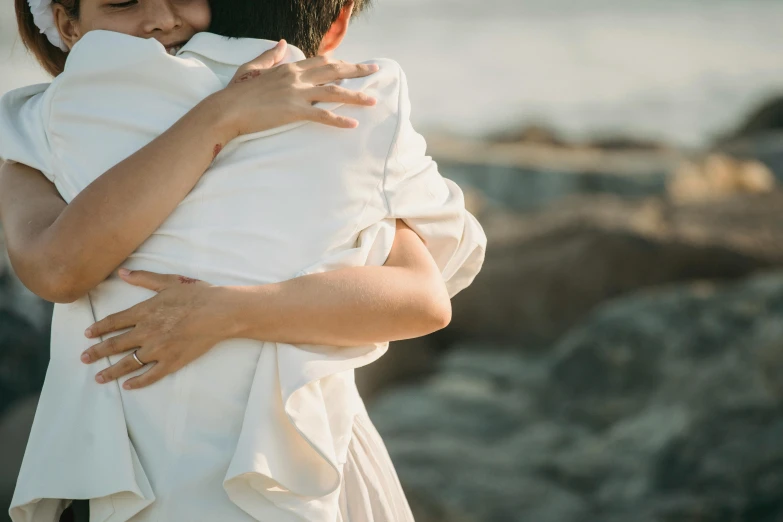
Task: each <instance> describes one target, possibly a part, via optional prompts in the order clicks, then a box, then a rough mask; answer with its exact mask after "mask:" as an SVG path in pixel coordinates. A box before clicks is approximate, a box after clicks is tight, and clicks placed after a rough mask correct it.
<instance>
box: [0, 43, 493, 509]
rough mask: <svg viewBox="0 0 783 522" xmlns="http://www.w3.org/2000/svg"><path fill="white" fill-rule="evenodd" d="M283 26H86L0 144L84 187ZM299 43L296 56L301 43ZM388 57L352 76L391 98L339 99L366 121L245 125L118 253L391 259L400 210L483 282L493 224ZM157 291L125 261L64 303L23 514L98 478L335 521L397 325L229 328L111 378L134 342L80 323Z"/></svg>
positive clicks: (20, 503) (1, 153) (141, 260)
mask: <svg viewBox="0 0 783 522" xmlns="http://www.w3.org/2000/svg"><path fill="white" fill-rule="evenodd" d="M272 45H274V42H268V41H265V40H228V39H225V38H222V37H219V36H216V35H213V34H209V33H201V34H198V35H196V36H195V37H194V38H193V39H192V40H191V41H190V42H189V43H188V44H187V45H185V46H184V47H183V48H182V49H181V50H180V52H179V53H178V56H176V57H172V56H170V55H168V54H167V53H166V51H165V49H164V48H163V46H161V45H160V44H159V43H158V42H157V41H155V40H143V39H138V38H134V37H131V36H126V35H122V34H119V33H111V32H106V31H94V32H91V33H88V34H87V35H85V37H84V38H83V39H82V40H81V41H80V42H79V43H78V44H77V45H76V46H75V47H74V49H73V51H72V52H71V55H70V56H69V58H68V63H67V67H66V71H65V72H64V73H63V74H62V75H60V76H58V77H57V78H56V79H55V80H54V82H53V83H52V84H51V85H50V86H47V85H42V86H33V87H30V88H25V89H20V90H18V91H14V92H12V93H9V94H8V95H6V96H5V97H4V98H3V99H2V101H1V102H0V157H2V158H3V159H6V160H11V161H18V162H21V163H25V164H27V165H29V166H31V167H34V168H37V169H39V170H41V171H42V172H43V173H44V174H45V175H46V176H47V177H48V178H49V179H50V180H52V181H53V182H54V183H55V185H56V186H57V188H58V190H59V191H60V193H61V194H62V196H63V198H64V199H65V200H66V201H68V202H70V201H71V200H72V199H73V198H74V197H75V196H76V195H77V194H78V193H79V192H80V191H81V190H83V189H84V188H86V187H87V186H88V185H89V184H90V183H91V182H92V181H94V180H95V179H96V178H97V177H98V176H100V175H101V174H102V173H104V172H105V171H107V170H108V169H110V168H111V167H112V166H114V165H115V164H116V163H118V162H119V161H121V160H122V159H124V158H126V157H127V156H129V155H131V154H133V153H134V152H136V151H137V150H139V149H140V148H142V147H143V146H144V145H146V144H147V143H149V142H150V141H152V140H153V139H154V138H156V137H157V136H159V135H160V134H161V133H162V132H164V131H165V130H166V129H168V128H169V127H170V126H171V125H172V124H173V123H174V122H175V121H177V120H178V119H179V118H180V117H182V116H183V115H184V114H185V113H187V112H188V111H189V110H190V109H191V108H193V107H194V106H195V105H196V104H197V103H199V102H200V101H201V100H202V99H204V98H205V97H207V96H209V95H210V94H212V93H214V92H216V91H218V90H220V89H222V88H223V87H224V86H225V85H226V84H227V83H228V81H230V79H231V77H232V76H233V74H234V72H236V69H237V68H238V67H239V66H240V65H242V64H244V63H246V62H248V61H250V60H252V59H253V58H255V57H257V56H258V55H260V54H261V53H263V52H264V51H266V50H268V49H269V48H271V46H272ZM289 49H290V51H289V54H290V55H289V56H288V60H287V61H294V60H298V59H303V58H304V56H303V55H302V54H301V52H300V51H299V50H298V49H295V48H289ZM375 63H378V64H379V66H380V70H379V71H378V72H377V73H375V74H373V75H371V76H369V77H366V78H361V79H354V80H347V81H344V82H342V85H343V86H344V87H346V88H349V89H353V90H359V91H363V92H365V93H367V94H369V95H371V96H374V97H376V98H377V99H378V104H377V106H376V107H373V108H363V107H355V106H349V105H343V106H340V105H336V104H325V105H324V107H325V108H328V109H330V110H334V111H337V112H339V113H340V114H343V115H346V116H350V117H352V118H355V119H357V120H358V121H359V122H360V125H359V127H358V128H357V129H351V130H338V129H334V128H329V127H326V126H323V125H317V124H313V123H308V122H299V123H294V124H290V125H286V126H284V127H279V128H276V129H272V130H269V131H265V132H261V133H257V134H252V135H247V136H242V137H240V138H238V139H236V140H233V141H232V142H230V143H229V144H227V145H226V146H225V147H224V148H223V150H222V152H220V154H219V155H218V156H217V158H216V159H215V162H214V163H213V166H212V167H211V168H210V170H209V171H208V172H207V173H206V174H205V175H204V176H203V177H202V179H201V180H200V181H199V183H198V184H197V185H196V187H195V188H194V189H193V191H192V192H191V193H190V194H189V195H188V196H187V197H186V198H185V199H184V200H183V201H182V202H181V203H180V205H179V206H178V207H177V209H176V210H175V211H174V212H173V213H172V214H171V216H170V217H169V218H168V219H167V220H166V221H165V223H164V224H163V225H162V226H161V227H160V228H159V229H158V230H157V231H156V232H155V233H154V234H153V235H152V236H151V237H150V238H149V239H148V240H147V241H145V242H144V243H143V244H142V245H141V246H140V247H139V248H138V249H137V250H136V252H134V253H133V254H132V255H131V257H130V258H129V259H128V260H127V261H126V262H125V263H124V264H123V266H126V267H128V268H130V269H143V270H150V271H154V272H162V273H176V274H181V275H185V276H190V277H195V278H198V279H202V280H205V281H208V282H210V283H212V284H218V285H255V284H265V283H272V282H278V281H282V280H286V279H290V278H292V277H296V276H299V275H304V274H308V273H315V272H321V271H326V270H333V269H337V268H342V267H348V266H362V265H376V266H378V265H382V264H383V263H384V262H385V260H386V257H387V256H388V253H389V251H390V249H391V245H392V242H393V239H394V220H395V219H404V220H405V222H406V223H407V224H408V225H409V226H410V227H411V228H413V229H414V230H415V231H416V232H417V233H418V234H419V235H420V236H421V237H422V239H423V240H424V242H425V244H426V245H427V247H428V249H429V250H430V252H431V254H432V256H433V258H434V259H435V261H436V263H437V264H438V266H439V268H440V269H441V271H442V273H443V277H444V279H445V281H446V284H447V287H448V290H449V293H450V295H452V296H453V295H454V294H456V293H457V292H459V291H460V290H462V289H463V288H465V287H466V286H467V285H469V284H470V283H471V282H472V280H473V278H474V277H475V275H476V274H477V273H478V271H479V269H480V268H481V264H482V262H483V258H484V249H485V246H486V238H485V236H484V233H483V231H482V229H481V227H480V226H479V225H478V223H477V222H476V221H475V219H474V218H473V216H471V215H470V214H469V213H468V212H467V211H466V210H465V208H464V200H463V197H462V192H461V191H460V189H459V188H458V187H457V186H456V185H455V184H454V183H452V182H451V181H449V180H446V179H444V178H443V177H441V176H440V174H439V173H438V170H437V166H436V164H435V163H434V162H433V161H432V159H431V158H429V157H428V156H426V150H425V149H426V145H425V142H424V140H423V138H422V137H421V136H420V135H419V134H417V133H416V132H415V131H414V129H413V127H412V126H411V123H410V102H409V99H408V93H407V84H406V80H405V75H404V73H403V72H402V70H401V69H400V68H399V66H398V65H397V64H396V63H394V62H392V61H390V60H379V61H376V62H375ZM47 87H48V88H47ZM151 295H152V292H150V291H148V290H145V289H142V288H138V287H133V286H130V285H128V284H126V283H124V282H123V281H121V280H119V279H117V278H116V277H111V278H109V279H108V280H106V281H105V282H103V283H101V284H100V285H99V286H98V287H97V288H96V289H94V290H93V291H91V292H90V294H89V295H88V296H85V297H84V298H82V299H80V300H79V301H77V302H75V303H72V304H67V305H56V306H55V313H54V318H53V325H52V348H51V363H50V367H49V372H48V374H47V380H46V383H45V386H44V390H43V393H42V396H41V401H40V403H39V409H38V411H37V413H36V419H35V424H34V426H33V433H32V436H31V438H30V442H29V444H28V448H27V452H26V454H25V459H24V463H23V467H22V472H21V474H20V477H19V481H18V484H17V489H16V492H15V496H14V500H13V503H12V507H11V515H12V518H13V520H14V521H15V522H21V521H25V522H32V521H39V520H40V521H46V522H52V521H54V520H56V517H57V516H59V511H61V510H62V508H63V503H62V502H60V501H59V500H58V499H71V498H91V499H93V501H92V502H91V509H92V510H93V512H94V513H95V514H94V515H93V516H95V517H97V518H96V520H111V521H112V522H121V521H125V520H129V519H131V518H132V520H133V521H134V522H135V521H137V520H138V521H139V522H141V521H143V520H144V521H146V520H154V519H155V518H153V517H154V516H157V517H162V518H161V519H162V520H226V521H227V522H229V521H231V520H233V519H232V517H235V519H236V520H245V519H246V518H245V519H243V518H241V517H242V516H245V517H246V515H245V514H246V513H247V514H249V515H251V516H252V517H253V518H254V519H256V520H275V521H282V522H285V521H286V520H289V519H290V520H302V519H304V520H311V521H324V522H326V521H329V522H334V521H335V520H336V519H337V516H338V513H337V512H338V511H339V507H338V506H337V497H338V494H339V491H338V489H339V486H340V480H341V479H340V474H341V472H342V471H341V467H342V465H343V464H344V462H345V459H346V453H347V449H348V445H349V444H350V438H351V437H350V435H351V425H352V422H353V418H354V416H355V415H356V414H357V413H359V412H361V411H362V410H363V405H362V402H361V399H360V398H359V396H358V394H357V393H356V388H355V385H354V384H353V369H354V368H357V367H359V366H362V365H365V364H368V363H370V362H372V361H374V360H376V359H377V358H378V357H380V356H381V355H382V354H383V353H384V352H385V350H386V349H387V344H385V343H384V344H378V345H373V346H364V347H352V348H344V347H342V348H337V347H325V346H292V345H286V344H281V343H262V342H258V341H253V340H248V339H233V340H230V341H226V342H223V343H220V344H219V345H217V346H216V347H215V348H214V349H212V350H211V351H210V352H209V353H208V354H207V355H205V356H203V357H202V358H200V359H198V360H197V361H195V362H194V363H192V364H191V365H189V366H187V367H186V368H184V369H183V370H181V371H180V372H177V373H175V374H172V375H170V376H168V377H167V378H166V379H164V380H162V381H160V382H159V383H157V384H156V385H153V386H150V387H149V388H146V389H142V390H134V391H132V392H127V391H125V390H122V389H121V388H120V385H121V383H122V382H123V381H124V379H123V380H120V381H119V382H116V383H110V384H108V385H104V386H101V385H98V384H96V383H95V382H94V380H93V376H94V374H95V373H97V372H98V371H99V370H100V369H101V368H105V367H108V366H109V365H110V364H113V363H115V362H116V361H117V360H119V357H114V358H110V360H104V361H100V362H99V363H95V364H93V365H89V366H87V365H84V364H82V363H81V362H80V360H79V354H80V353H81V352H82V351H83V350H84V349H86V348H87V347H88V346H89V345H90V344H92V343H91V342H90V341H89V340H88V339H86V338H85V337H84V335H83V331H84V329H85V328H86V327H87V326H89V325H90V324H92V323H93V322H95V321H96V320H99V319H101V318H103V317H105V316H107V315H109V314H111V313H115V312H119V311H121V310H124V309H127V308H129V307H131V306H133V305H135V304H137V303H138V302H141V301H143V300H145V299H148V298H149V297H151ZM221 466H223V467H221ZM75 469H78V471H74V470H75ZM196 479H197V480H196ZM193 480H195V482H196V483H192V484H191V482H192V481H193ZM182 484H189V486H188V487H184V488H183V486H182ZM221 486H222V487H221ZM226 494H227V499H225V501H224V500H222V499H221V498H220V495H223V496H224V497H225V496H226ZM211 495H212V497H211ZM213 497H214V498H213ZM188 498H190V499H194V500H191V501H190V502H186V499H188ZM40 499H53V500H40ZM228 499H230V502H229V501H228ZM237 506H238V508H237ZM145 508H148V509H145ZM239 508H241V510H242V511H243V512H240V511H238V509H239ZM234 509H236V510H237V511H236V512H232V510H234ZM101 510H103V512H104V515H101V514H100V513H101ZM146 514H149V517H147V515H146ZM102 517H103V518H102Z"/></svg>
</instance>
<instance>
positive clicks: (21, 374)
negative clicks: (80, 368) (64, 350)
mask: <svg viewBox="0 0 783 522" xmlns="http://www.w3.org/2000/svg"><path fill="white" fill-rule="evenodd" d="M48 364H49V343H48V338H47V337H46V336H44V335H43V334H41V333H40V332H39V331H37V330H36V329H35V328H33V326H32V325H31V324H30V323H28V322H27V321H26V320H25V319H24V318H22V317H21V316H19V315H18V314H16V313H14V312H11V311H9V310H2V309H0V415H2V414H3V412H4V411H5V409H6V408H8V406H10V405H11V403H13V402H14V401H16V400H18V399H20V398H21V397H24V396H27V395H30V394H33V393H37V392H39V391H40V390H41V387H42V386H43V381H44V377H45V376H46V368H47V366H48Z"/></svg>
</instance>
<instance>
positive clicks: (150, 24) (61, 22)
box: [55, 0, 211, 54]
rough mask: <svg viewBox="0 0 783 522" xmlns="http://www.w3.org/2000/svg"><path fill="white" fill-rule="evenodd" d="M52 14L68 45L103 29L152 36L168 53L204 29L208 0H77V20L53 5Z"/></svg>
mask: <svg viewBox="0 0 783 522" xmlns="http://www.w3.org/2000/svg"><path fill="white" fill-rule="evenodd" d="M58 8H59V10H60V11H62V12H61V13H57V11H58ZM55 14H56V18H57V22H58V26H59V28H60V32H61V34H62V36H63V39H64V40H65V42H66V44H67V45H68V47H69V48H71V47H73V45H74V44H75V43H76V42H77V41H79V39H81V37H82V36H84V35H85V34H86V33H88V32H90V31H95V30H98V29H103V30H106V31H114V32H118V33H124V34H128V35H131V36H137V37H139V38H155V39H156V40H158V41H159V42H160V43H161V44H163V45H164V46H165V47H166V50H167V51H168V52H169V53H170V54H174V53H176V52H177V51H178V50H179V48H180V47H182V45H184V44H185V43H186V42H187V41H188V40H190V39H191V38H192V37H193V35H195V34H196V33H199V32H202V31H206V30H207V29H208V28H209V23H210V20H211V12H210V9H209V2H208V0H125V1H123V0H81V4H80V12H79V19H78V20H73V19H69V18H67V16H66V15H65V12H64V10H63V9H62V6H58V5H57V4H55ZM64 18H65V19H64Z"/></svg>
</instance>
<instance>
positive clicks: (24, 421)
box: [0, 394, 38, 520]
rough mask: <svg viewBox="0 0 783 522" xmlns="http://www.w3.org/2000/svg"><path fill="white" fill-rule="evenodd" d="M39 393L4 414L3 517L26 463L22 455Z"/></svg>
mask: <svg viewBox="0 0 783 522" xmlns="http://www.w3.org/2000/svg"><path fill="white" fill-rule="evenodd" d="M37 405H38V395H37V394H36V395H30V396H28V397H25V398H23V399H21V400H19V401H17V402H15V403H14V404H13V405H12V406H11V407H10V408H8V409H7V411H6V412H5V414H3V415H2V416H0V507H1V508H2V510H0V513H2V516H0V519H2V520H6V518H5V513H6V511H7V510H8V506H9V505H10V504H11V497H12V496H13V493H14V487H15V486H16V477H17V476H18V474H19V469H20V468H21V466H22V457H23V456H24V450H25V447H26V446H27V439H28V437H29V436H30V429H31V428H32V426H33V418H34V417H35V408H36V406H37Z"/></svg>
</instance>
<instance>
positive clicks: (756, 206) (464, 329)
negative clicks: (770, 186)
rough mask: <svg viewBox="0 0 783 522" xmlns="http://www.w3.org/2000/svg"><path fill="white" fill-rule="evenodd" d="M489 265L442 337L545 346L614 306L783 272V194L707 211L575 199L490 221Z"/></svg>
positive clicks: (650, 202)
mask: <svg viewBox="0 0 783 522" xmlns="http://www.w3.org/2000/svg"><path fill="white" fill-rule="evenodd" d="M482 224H483V225H484V228H485V230H486V232H487V236H488V238H489V245H488V249H487V259H486V261H485V264H484V268H483V269H482V271H481V273H480V274H479V276H478V277H477V278H476V281H475V282H474V283H473V285H472V286H470V287H469V288H467V289H466V290H464V291H463V292H462V293H461V294H459V295H458V296H457V297H456V298H455V299H454V301H453V309H454V314H453V321H452V324H451V326H450V327H449V328H448V329H447V330H446V331H445V332H444V334H443V335H445V336H447V337H448V338H449V339H450V340H451V341H454V340H457V339H463V338H465V337H469V338H476V339H485V338H488V337H490V338H491V337H494V338H505V339H517V340H520V341H523V342H524V343H525V344H526V345H528V346H532V347H535V346H538V345H541V344H547V343H549V342H550V341H552V340H554V339H556V338H557V337H558V336H560V335H562V334H563V333H564V332H565V331H566V330H567V329H568V328H570V327H571V326H573V325H574V324H576V322H577V321H579V320H581V319H582V318H584V317H585V315H586V314H587V313H589V312H590V311H591V310H592V309H593V308H594V307H595V306H596V305H598V304H600V303H602V302H604V301H606V300H607V299H610V298H613V297H617V296H620V295H624V294H627V293H630V292H633V291H635V290H638V289H640V288H646V287H652V286H656V285H661V284H666V283H670V282H677V281H689V280H694V279H732V278H738V277H743V276H745V275H747V274H750V273H753V272H755V271H758V270H760V269H764V268H767V267H773V266H783V192H778V191H776V192H773V193H769V194H762V195H750V194H745V195H738V196H735V197H732V198H728V199H725V200H719V201H715V202H710V203H705V204H677V203H672V202H667V201H665V200H662V199H658V198H648V199H644V200H625V199H621V198H619V197H614V196H589V197H588V196H585V197H580V198H570V199H568V200H564V201H562V202H561V203H560V204H558V205H552V206H551V207H549V208H548V209H546V210H543V211H540V212H537V213H534V214H529V215H510V214H505V213H500V212H495V213H488V214H487V215H485V216H484V218H483V219H482Z"/></svg>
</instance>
